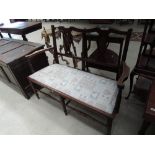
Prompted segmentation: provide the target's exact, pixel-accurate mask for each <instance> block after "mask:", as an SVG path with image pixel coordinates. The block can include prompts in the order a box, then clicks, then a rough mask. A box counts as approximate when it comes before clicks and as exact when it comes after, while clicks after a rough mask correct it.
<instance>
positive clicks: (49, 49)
mask: <svg viewBox="0 0 155 155" xmlns="http://www.w3.org/2000/svg"><path fill="white" fill-rule="evenodd" d="M46 51H50V52H51V53H52V54H53V51H54V48H53V47H49V48H46V49H41V50H38V51H35V52H33V53H31V54H28V55H26V56H25V57H26V58H28V59H31V58H33V57H35V56H36V55H39V54H41V53H44V52H46Z"/></svg>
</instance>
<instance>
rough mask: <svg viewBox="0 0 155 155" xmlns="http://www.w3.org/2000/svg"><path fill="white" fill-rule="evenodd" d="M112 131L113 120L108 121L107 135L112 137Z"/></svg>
mask: <svg viewBox="0 0 155 155" xmlns="http://www.w3.org/2000/svg"><path fill="white" fill-rule="evenodd" d="M111 129H112V119H109V118H108V120H107V135H111Z"/></svg>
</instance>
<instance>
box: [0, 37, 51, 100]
mask: <svg viewBox="0 0 155 155" xmlns="http://www.w3.org/2000/svg"><path fill="white" fill-rule="evenodd" d="M43 47H44V45H42V44H38V43H32V42H27V41H21V40H14V39H0V68H1V70H0V72H1V73H0V75H1V77H2V78H5V79H6V80H7V81H9V82H10V83H13V84H14V85H16V86H17V88H18V89H19V90H20V91H21V92H22V94H23V95H24V96H25V97H26V98H29V97H30V96H31V95H32V94H33V91H32V89H31V87H30V85H29V82H28V80H27V76H28V75H30V74H31V70H30V68H29V65H28V62H27V59H26V58H25V56H26V55H27V54H31V53H32V52H34V51H36V50H39V49H42V48H43ZM32 65H33V66H35V67H34V68H35V70H39V69H41V68H43V67H45V66H47V65H48V61H47V57H46V55H45V53H42V54H41V55H39V56H37V57H36V59H35V60H33V63H32Z"/></svg>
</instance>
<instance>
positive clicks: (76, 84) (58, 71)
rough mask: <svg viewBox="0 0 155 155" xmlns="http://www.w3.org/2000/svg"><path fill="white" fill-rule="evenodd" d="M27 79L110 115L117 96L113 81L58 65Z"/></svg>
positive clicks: (115, 85) (115, 84)
mask: <svg viewBox="0 0 155 155" xmlns="http://www.w3.org/2000/svg"><path fill="white" fill-rule="evenodd" d="M29 79H31V80H33V81H34V82H35V83H40V84H41V85H43V86H47V88H50V89H53V90H54V91H56V92H58V93H63V94H64V95H66V96H68V97H71V98H72V99H75V100H76V101H80V102H82V103H84V104H86V105H88V106H89V107H94V108H96V109H99V110H100V111H104V112H106V113H110V114H111V113H112V112H113V110H114V106H115V102H116V97H117V94H118V88H117V83H116V81H114V80H111V79H108V78H104V77H101V76H98V75H94V74H91V73H87V72H84V71H81V70H78V69H74V68H71V67H67V66H64V65H60V64H53V65H50V66H48V67H46V68H44V69H42V70H40V71H37V72H35V73H34V74H32V75H30V76H29Z"/></svg>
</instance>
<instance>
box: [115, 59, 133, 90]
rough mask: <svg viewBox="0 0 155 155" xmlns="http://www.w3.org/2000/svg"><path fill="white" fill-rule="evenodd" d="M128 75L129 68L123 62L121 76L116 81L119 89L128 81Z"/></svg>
mask: <svg viewBox="0 0 155 155" xmlns="http://www.w3.org/2000/svg"><path fill="white" fill-rule="evenodd" d="M129 74H130V68H129V66H128V65H127V64H126V63H125V62H123V69H122V74H121V76H120V78H119V79H118V81H117V85H118V87H119V88H124V81H126V80H127V79H128V77H129Z"/></svg>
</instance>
